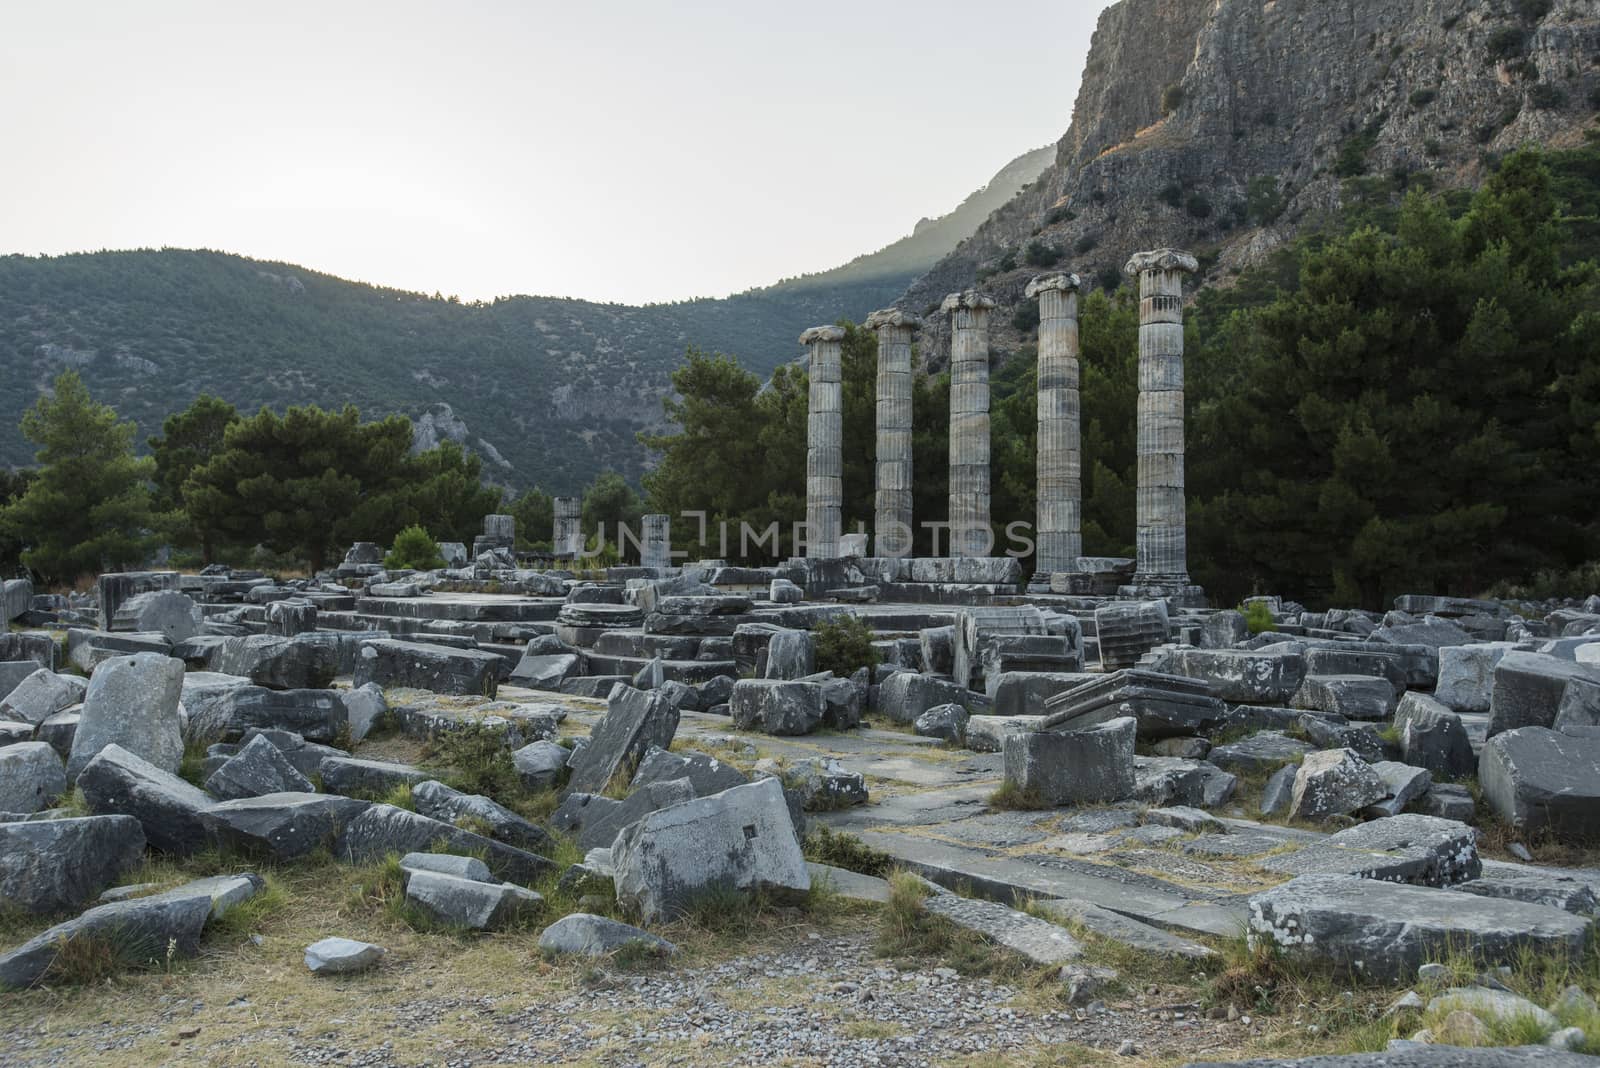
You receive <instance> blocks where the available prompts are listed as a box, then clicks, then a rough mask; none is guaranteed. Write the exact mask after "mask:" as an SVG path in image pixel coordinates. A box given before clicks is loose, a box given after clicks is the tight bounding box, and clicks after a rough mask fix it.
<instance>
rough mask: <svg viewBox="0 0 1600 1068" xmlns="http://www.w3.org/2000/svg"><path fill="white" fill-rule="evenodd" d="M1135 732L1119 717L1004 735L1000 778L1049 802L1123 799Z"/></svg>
mask: <svg viewBox="0 0 1600 1068" xmlns="http://www.w3.org/2000/svg"><path fill="white" fill-rule="evenodd" d="M1137 731H1138V724H1137V722H1136V721H1135V720H1133V719H1132V718H1131V717H1124V718H1122V719H1115V720H1111V721H1110V722H1107V723H1103V724H1100V725H1098V726H1095V727H1092V728H1090V729H1088V730H1081V731H1042V732H1039V733H1036V734H1023V735H1010V736H1008V737H1007V738H1006V739H1005V741H1004V743H1003V748H1002V749H1001V753H1002V755H1003V758H1004V762H1005V778H1006V781H1007V782H1010V783H1014V784H1015V785H1016V786H1017V787H1018V788H1019V789H1021V790H1022V791H1023V792H1024V793H1028V794H1037V796H1038V797H1039V798H1040V800H1041V801H1042V802H1043V803H1044V804H1046V805H1052V806H1054V805H1072V804H1094V803H1099V802H1109V801H1123V800H1126V799H1128V798H1129V797H1132V796H1133V793H1134V786H1135V777H1134V761H1133V757H1134V742H1135V737H1136V734H1137Z"/></svg>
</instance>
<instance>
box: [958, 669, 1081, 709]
mask: <svg viewBox="0 0 1600 1068" xmlns="http://www.w3.org/2000/svg"><path fill="white" fill-rule="evenodd" d="M1092 678H1093V676H1090V675H1086V674H1083V673H1081V672H1067V671H1003V672H999V673H998V674H988V673H985V675H984V685H985V688H986V689H987V691H988V694H989V697H990V699H991V701H992V702H993V708H994V714H995V715H996V716H1042V715H1044V711H1045V704H1046V703H1047V702H1048V701H1049V700H1050V699H1051V698H1052V697H1057V696H1059V695H1061V694H1064V693H1066V692H1067V691H1068V690H1071V689H1072V688H1073V687H1075V686H1080V685H1082V684H1083V683H1084V682H1086V681H1090V680H1091V679H1092ZM936 707H943V706H936Z"/></svg>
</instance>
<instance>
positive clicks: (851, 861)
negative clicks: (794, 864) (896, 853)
mask: <svg viewBox="0 0 1600 1068" xmlns="http://www.w3.org/2000/svg"><path fill="white" fill-rule="evenodd" d="M804 850H805V855H806V859H807V860H809V861H813V862H815V863H817V864H827V865H830V866H831V867H835V868H843V869H844V870H846V871H853V872H859V873H860V874H862V875H872V876H875V877H877V878H880V879H881V878H883V877H884V876H885V875H887V874H888V872H889V869H890V867H891V866H892V865H893V864H894V858H893V857H891V856H890V855H889V854H888V853H885V852H884V851H883V850H881V849H874V848H872V847H871V846H869V845H867V843H865V842H863V841H862V840H861V839H859V838H857V837H856V836H855V835H853V834H846V833H844V832H842V831H834V830H831V829H830V828H829V827H828V826H827V824H818V825H817V828H816V829H815V830H813V831H812V832H811V833H810V834H808V835H806V840H805V842H804Z"/></svg>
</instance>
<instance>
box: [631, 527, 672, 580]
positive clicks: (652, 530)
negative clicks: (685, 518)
mask: <svg viewBox="0 0 1600 1068" xmlns="http://www.w3.org/2000/svg"><path fill="white" fill-rule="evenodd" d="M639 532H640V536H639V566H640V567H653V568H656V569H658V570H660V569H664V568H668V567H671V566H672V517H671V516H669V515H660V514H652V515H647V516H644V517H642V518H641V519H640V520H639Z"/></svg>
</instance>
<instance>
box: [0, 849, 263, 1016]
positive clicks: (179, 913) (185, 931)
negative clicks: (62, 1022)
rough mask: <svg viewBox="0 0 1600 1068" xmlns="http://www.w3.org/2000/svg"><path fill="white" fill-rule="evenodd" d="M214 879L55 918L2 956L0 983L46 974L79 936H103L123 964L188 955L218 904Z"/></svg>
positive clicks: (21, 982)
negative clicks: (61, 920) (67, 917)
mask: <svg viewBox="0 0 1600 1068" xmlns="http://www.w3.org/2000/svg"><path fill="white" fill-rule="evenodd" d="M248 878H250V879H254V877H253V876H251V877H248ZM216 883H217V880H215V879H202V880H200V881H199V882H198V883H192V884H189V885H188V886H180V887H178V888H177V889H175V890H168V891H166V892H165V893H160V894H151V895H148V896H146V897H136V898H131V899H129V900H126V901H116V902H112V903H110V904H107V905H97V906H96V907H94V908H92V909H89V910H88V911H87V912H84V913H83V914H82V915H80V916H77V917H76V918H74V919H70V920H68V921H66V922H65V923H59V924H57V925H56V926H54V927H52V928H50V929H49V930H48V931H44V932H42V933H41V934H38V935H36V936H34V937H33V938H32V939H30V940H28V941H27V942H25V943H24V944H22V945H21V946H18V947H17V948H16V949H13V950H12V951H11V952H9V953H6V954H4V955H3V956H0V987H6V988H11V989H23V988H26V987H30V986H33V985H35V984H36V983H39V982H41V981H44V980H46V979H48V978H49V975H50V969H51V967H52V965H54V964H55V961H56V957H57V956H58V955H59V954H60V952H61V950H62V948H63V946H65V945H68V944H70V943H73V942H76V941H77V940H79V939H97V940H104V941H105V942H106V943H107V944H108V945H109V948H110V952H111V953H112V954H113V956H114V957H115V959H116V960H117V962H118V963H120V964H122V965H124V966H126V967H149V966H152V965H159V964H161V963H162V962H165V961H170V960H172V959H173V958H174V957H188V956H192V955H193V954H194V953H195V952H196V951H198V949H199V948H200V935H201V932H202V931H203V930H204V929H205V925H206V922H207V921H208V920H209V919H211V917H212V914H213V909H214V908H215V907H216V905H217V900H216V896H215V895H216V893H217V887H216Z"/></svg>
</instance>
